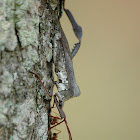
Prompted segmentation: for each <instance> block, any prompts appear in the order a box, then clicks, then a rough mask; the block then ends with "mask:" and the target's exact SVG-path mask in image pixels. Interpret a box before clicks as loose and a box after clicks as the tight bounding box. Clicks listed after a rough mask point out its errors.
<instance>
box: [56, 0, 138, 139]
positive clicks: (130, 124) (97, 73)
mask: <svg viewBox="0 0 140 140" xmlns="http://www.w3.org/2000/svg"><path fill="white" fill-rule="evenodd" d="M65 7H66V8H68V9H70V10H71V12H72V13H73V15H74V17H75V19H76V20H77V22H78V23H79V25H81V26H82V28H83V40H82V45H81V48H80V50H79V52H78V54H77V56H76V57H75V58H74V60H73V63H74V69H75V75H76V80H77V83H78V85H79V86H80V89H81V96H80V97H77V98H73V99H71V100H69V101H67V102H66V103H65V106H64V111H65V113H66V115H67V121H68V124H69V127H70V130H71V133H72V137H73V140H85V139H86V140H87V139H88V140H140V1H139V0H133V1H132V0H66V3H65ZM61 23H62V27H63V29H64V31H65V33H66V35H67V38H68V41H69V44H70V46H71V47H72V46H73V44H74V43H76V42H77V39H76V37H75V36H74V33H73V31H72V28H71V24H70V22H69V20H68V18H67V17H66V15H65V13H64V14H63V17H62V19H61ZM57 128H58V129H60V130H61V131H62V132H61V134H60V135H59V136H58V139H61V140H68V139H69V138H68V134H67V130H66V127H65V125H64V124H63V125H61V126H60V127H57Z"/></svg>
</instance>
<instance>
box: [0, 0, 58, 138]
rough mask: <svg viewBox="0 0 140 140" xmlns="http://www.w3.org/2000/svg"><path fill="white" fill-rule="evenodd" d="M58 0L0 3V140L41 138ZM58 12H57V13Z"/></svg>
mask: <svg viewBox="0 0 140 140" xmlns="http://www.w3.org/2000/svg"><path fill="white" fill-rule="evenodd" d="M49 4H51V6H52V9H53V10H54V13H56V16H58V13H59V8H58V7H59V6H58V5H59V3H58V0H52V1H51V3H50V2H49V1H47V0H0V140H47V137H48V135H47V132H48V112H47V109H48V108H49V106H50V97H49V96H48V95H47V93H46V92H45V90H44V88H43V87H42V85H41V83H40V81H39V80H38V79H37V78H36V77H35V76H34V75H33V74H32V73H30V72H29V71H33V72H35V73H37V74H38V75H39V76H40V78H41V80H42V81H43V82H44V85H45V86H46V88H48V90H50V89H51V87H52V85H53V72H52V54H53V50H52V47H53V45H54V44H55V45H57V41H56V40H57V35H56V34H57V33H59V30H57V24H59V23H57V22H56V20H55V18H54V16H53V15H52V12H51V9H50V7H49V6H48V5H49ZM57 9H58V10H57Z"/></svg>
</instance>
